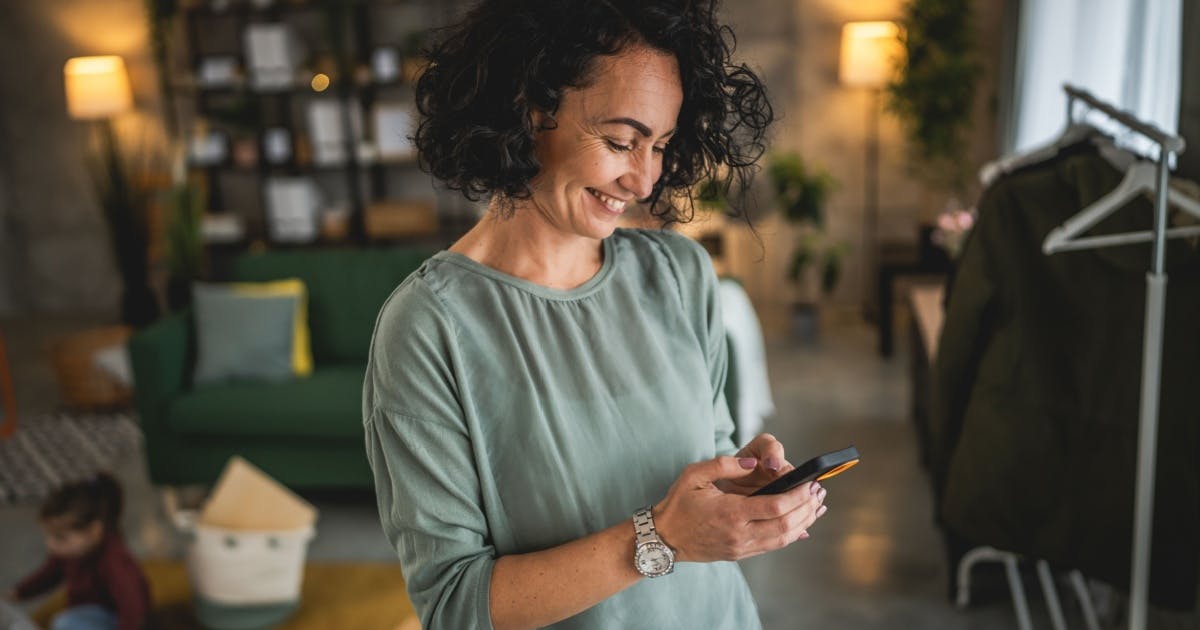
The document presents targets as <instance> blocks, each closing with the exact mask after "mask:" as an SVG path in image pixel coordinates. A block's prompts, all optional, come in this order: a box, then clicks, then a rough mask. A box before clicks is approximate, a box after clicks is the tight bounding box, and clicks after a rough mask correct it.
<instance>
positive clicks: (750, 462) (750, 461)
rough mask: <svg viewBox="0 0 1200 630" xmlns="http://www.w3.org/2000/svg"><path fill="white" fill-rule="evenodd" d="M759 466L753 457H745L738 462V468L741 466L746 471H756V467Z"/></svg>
mask: <svg viewBox="0 0 1200 630" xmlns="http://www.w3.org/2000/svg"><path fill="white" fill-rule="evenodd" d="M757 465H758V460H757V459H754V458H753V457H743V458H741V459H739V460H738V466H741V467H742V468H745V469H746V470H754V467H755V466H757Z"/></svg>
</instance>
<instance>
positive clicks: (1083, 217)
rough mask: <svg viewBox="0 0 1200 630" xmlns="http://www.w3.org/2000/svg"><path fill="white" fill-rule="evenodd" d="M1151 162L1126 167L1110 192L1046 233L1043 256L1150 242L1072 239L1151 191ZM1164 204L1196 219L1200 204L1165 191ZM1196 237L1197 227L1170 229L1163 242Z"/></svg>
mask: <svg viewBox="0 0 1200 630" xmlns="http://www.w3.org/2000/svg"><path fill="white" fill-rule="evenodd" d="M1156 169H1157V167H1156V166H1155V164H1154V163H1153V162H1146V161H1139V162H1136V163H1135V164H1133V165H1132V166H1130V167H1129V170H1128V171H1126V172H1125V178H1124V179H1122V180H1121V183H1120V184H1117V187H1116V188H1114V189H1113V190H1112V192H1110V193H1108V194H1107V195H1104V196H1103V197H1101V198H1099V199H1097V200H1096V201H1095V202H1094V203H1092V204H1091V205H1090V206H1088V207H1086V208H1084V209H1083V210H1081V211H1080V212H1079V213H1078V214H1076V215H1075V216H1073V217H1071V218H1070V219H1067V220H1066V221H1065V222H1063V224H1062V225H1060V226H1058V227H1056V228H1054V229H1053V230H1051V231H1050V234H1049V235H1047V236H1046V240H1045V241H1044V242H1043V243H1042V251H1043V252H1045V253H1046V254H1053V253H1055V252H1061V251H1067V250H1072V249H1086V248H1091V247H1109V246H1112V245H1124V244H1127V243H1149V242H1150V241H1152V240H1154V232H1151V231H1150V230H1144V231H1141V232H1127V233H1124V234H1106V235H1104V236H1088V237H1082V238H1076V237H1078V236H1079V235H1080V234H1082V233H1083V232H1086V231H1087V230H1089V229H1091V227H1092V226H1094V225H1096V224H1097V223H1099V222H1100V221H1101V220H1102V219H1104V217H1107V216H1108V215H1110V214H1112V213H1113V212H1114V211H1115V210H1116V209H1117V208H1120V207H1121V206H1123V205H1125V203H1127V202H1128V201H1129V200H1130V199H1133V198H1134V197H1136V196H1138V195H1140V194H1143V193H1146V192H1152V191H1154V187H1155V185H1156V180H1157V177H1158V174H1157V173H1156ZM1167 203H1169V204H1170V205H1172V206H1175V207H1177V208H1179V209H1181V210H1183V211H1184V212H1187V213H1188V214H1191V215H1193V216H1195V217H1196V218H1197V219H1200V201H1197V200H1195V199H1192V198H1191V197H1188V196H1187V195H1185V194H1183V193H1181V192H1179V191H1178V190H1175V189H1174V188H1171V187H1170V186H1168V187H1167ZM1197 235H1200V226H1189V227H1178V228H1170V229H1168V230H1167V231H1166V236H1167V238H1176V237H1180V236H1197Z"/></svg>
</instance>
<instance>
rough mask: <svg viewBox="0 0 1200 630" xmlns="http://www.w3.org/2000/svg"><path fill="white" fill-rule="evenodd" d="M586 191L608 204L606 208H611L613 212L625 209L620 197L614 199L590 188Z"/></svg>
mask: <svg viewBox="0 0 1200 630" xmlns="http://www.w3.org/2000/svg"><path fill="white" fill-rule="evenodd" d="M588 192H590V193H592V196H594V197H595V198H597V199H599V200H600V201H601V202H603V203H604V205H606V206H608V209H609V210H612V211H613V212H620V211H622V210H624V209H625V202H624V201H621V200H620V199H614V198H613V197H609V196H608V195H606V194H604V193H602V192H600V191H599V190H594V189H591V188H589V189H588Z"/></svg>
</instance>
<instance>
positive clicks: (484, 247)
mask: <svg viewBox="0 0 1200 630" xmlns="http://www.w3.org/2000/svg"><path fill="white" fill-rule="evenodd" d="M500 203H501V202H500V201H497V200H495V199H493V200H492V202H491V203H490V204H489V206H488V211H487V214H486V215H484V217H483V219H481V220H480V221H479V223H477V224H476V225H475V227H473V228H471V231H470V232H468V233H467V234H466V235H464V236H463V237H462V238H461V239H460V240H459V241H458V242H457V243H455V244H454V245H453V246H452V247H451V248H450V251H453V252H457V253H460V254H463V255H464V256H467V257H468V258H471V259H472V260H475V261H476V262H479V263H481V264H484V265H487V266H489V267H492V268H494V269H497V270H499V271H502V272H504V273H506V274H508V275H511V276H515V277H517V278H521V279H523V280H527V281H529V282H533V283H534V284H539V285H542V286H545V287H549V288H552V289H564V290H565V289H573V288H575V287H577V286H579V285H581V284H584V283H585V282H587V281H588V280H590V279H591V278H592V276H594V275H596V273H597V272H598V271H599V270H600V267H601V265H602V264H603V248H602V245H601V243H600V241H599V240H597V239H594V238H588V237H586V236H580V235H578V234H574V233H572V232H569V231H568V230H566V229H563V228H562V227H560V226H557V225H555V224H553V223H552V222H551V221H550V220H548V219H547V218H546V216H545V215H544V214H543V213H541V212H540V211H539V210H538V209H537V208H536V207H534V206H533V205H532V204H529V203H523V204H518V205H517V206H516V207H515V208H514V209H513V210H512V211H511V212H508V213H506V212H505V211H504V210H503V209H502V208H501V206H500Z"/></svg>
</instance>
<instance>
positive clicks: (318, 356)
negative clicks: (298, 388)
mask: <svg viewBox="0 0 1200 630" xmlns="http://www.w3.org/2000/svg"><path fill="white" fill-rule="evenodd" d="M431 253H432V252H429V251H427V250H421V249H413V248H391V249H355V250H350V249H314V250H285V251H267V252H260V253H254V254H247V255H244V256H240V257H238V258H237V259H236V260H235V261H234V265H233V276H234V279H235V280H240V281H244V282H263V281H267V280H279V279H282V278H300V279H301V280H303V281H304V284H305V286H306V287H307V288H308V314H309V321H308V323H309V329H310V331H311V333H312V350H313V359H314V360H315V361H316V363H317V365H321V364H322V363H338V362H349V361H361V362H363V363H366V360H367V350H368V347H369V346H370V343H371V332H372V331H373V330H374V329H375V317H376V316H377V315H378V314H379V309H380V308H382V307H383V302H384V300H386V299H387V297H388V296H389V295H391V293H392V291H393V290H394V289H395V288H396V287H397V286H399V285H400V283H401V282H402V281H403V280H404V279H405V278H407V277H408V275H409V274H410V273H412V272H413V271H415V270H416V269H417V268H418V267H420V266H421V263H422V262H424V260H425V259H426V258H428V257H429V256H430V254H431Z"/></svg>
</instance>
